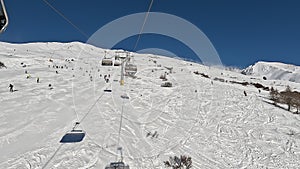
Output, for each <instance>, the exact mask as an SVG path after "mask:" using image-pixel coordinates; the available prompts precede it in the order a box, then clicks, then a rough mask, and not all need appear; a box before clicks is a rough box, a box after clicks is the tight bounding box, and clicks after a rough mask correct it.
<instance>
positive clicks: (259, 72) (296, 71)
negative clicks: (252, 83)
mask: <svg viewBox="0 0 300 169" xmlns="http://www.w3.org/2000/svg"><path fill="white" fill-rule="evenodd" d="M241 73H242V74H245V75H253V76H264V77H266V78H267V79H269V80H284V81H291V82H296V83H300V67H299V66H295V65H291V64H285V63H280V62H264V61H259V62H257V63H255V64H254V65H250V66H249V67H247V68H246V69H244V70H242V72H241Z"/></svg>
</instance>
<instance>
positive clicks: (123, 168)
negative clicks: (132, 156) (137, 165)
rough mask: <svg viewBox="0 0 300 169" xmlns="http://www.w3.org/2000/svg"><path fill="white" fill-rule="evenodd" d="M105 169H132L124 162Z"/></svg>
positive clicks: (110, 165) (113, 163)
mask: <svg viewBox="0 0 300 169" xmlns="http://www.w3.org/2000/svg"><path fill="white" fill-rule="evenodd" d="M105 169H130V168H129V165H126V164H125V163H124V162H112V163H110V164H109V165H107V166H106V167H105Z"/></svg>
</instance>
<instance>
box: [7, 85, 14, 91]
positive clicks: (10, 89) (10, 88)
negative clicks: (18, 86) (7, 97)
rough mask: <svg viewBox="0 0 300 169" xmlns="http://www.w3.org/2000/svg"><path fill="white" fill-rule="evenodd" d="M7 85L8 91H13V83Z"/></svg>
mask: <svg viewBox="0 0 300 169" xmlns="http://www.w3.org/2000/svg"><path fill="white" fill-rule="evenodd" d="M8 87H9V91H10V92H13V91H14V85H12V84H9V86H8Z"/></svg>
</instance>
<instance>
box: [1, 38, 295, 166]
mask: <svg viewBox="0 0 300 169" xmlns="http://www.w3.org/2000/svg"><path fill="white" fill-rule="evenodd" d="M114 54H115V52H114V51H111V50H107V55H108V56H112V57H113V56H114ZM104 55H105V52H104V50H103V49H99V48H96V47H93V46H90V45H85V44H81V43H78V42H73V43H34V44H8V43H0V61H1V62H3V63H4V64H5V65H6V66H7V68H3V69H0V108H1V111H0V168H1V169H2V168H3V169H8V168H17V169H23V168H24V169H25V168H26V169H27V168H31V169H33V168H36V169H41V168H43V169H44V168H55V169H57V168H59V169H66V168H70V169H74V168H81V169H83V168H95V169H96V168H97V169H99V168H100V169H104V168H105V166H106V165H107V164H109V163H110V162H112V161H115V160H116V157H117V154H116V149H117V147H118V142H119V145H120V146H122V147H123V154H124V161H125V162H126V163H127V164H129V165H130V168H131V169H136V168H141V169H145V168H151V169H152V168H165V167H164V164H163V161H165V160H168V159H169V156H174V155H177V156H180V155H188V156H191V157H192V161H193V168H201V169H205V168H221V169H224V168H300V163H299V159H300V148H299V147H300V117H299V115H295V114H292V113H290V112H288V111H286V110H283V109H280V108H278V107H275V106H273V105H271V104H268V103H266V102H265V101H266V100H267V99H266V98H267V97H268V92H267V91H262V92H261V93H259V92H258V89H256V88H255V87H254V86H242V85H239V84H233V83H229V81H238V82H246V81H247V82H255V83H261V84H263V85H265V86H271V85H273V86H275V87H283V86H286V85H291V87H292V88H293V89H300V85H299V84H294V83H293V84H290V82H285V81H280V82H278V83H277V81H276V83H274V82H273V81H272V82H269V81H268V80H267V81H263V80H261V79H260V78H255V77H253V76H245V75H242V74H240V73H238V72H232V71H226V70H222V69H217V68H213V67H206V66H203V65H200V64H196V63H192V62H186V61H183V60H178V59H174V58H168V57H163V56H155V55H147V54H134V59H133V61H134V63H135V64H136V65H137V67H138V73H137V74H136V76H137V77H136V78H130V77H125V85H124V86H121V85H120V83H119V79H120V73H121V70H120V67H116V66H115V67H113V66H108V67H103V66H101V65H100V61H101V59H102V58H103V57H104ZM72 60H73V61H72ZM24 65H25V66H24ZM56 66H58V68H56ZM61 66H62V67H63V68H61ZM171 67H173V71H172V73H169V74H168V75H167V79H168V81H169V82H172V84H173V87H171V88H162V87H161V86H160V85H161V84H162V83H163V81H162V80H161V79H160V78H159V77H160V76H161V75H162V74H165V72H169V70H168V69H170V68H171ZM25 71H27V73H28V74H29V75H30V78H27V75H26V74H25ZM56 71H57V72H56ZM194 71H198V72H200V73H203V74H205V75H207V76H208V77H209V78H205V77H203V76H200V75H196V74H194V73H193V72H194ZM100 75H101V76H100ZM104 75H110V81H109V82H108V83H106V82H105V81H104V78H103V76H104ZM37 77H39V79H40V83H37V82H36V79H37ZM215 78H218V79H224V82H221V81H220V80H214V79H215ZM10 83H12V84H14V87H15V90H17V91H15V92H13V93H11V92H9V89H8V85H9V84H10ZM49 84H51V87H53V89H50V88H49ZM105 89H110V90H112V92H104V90H105ZM244 91H246V92H247V95H248V96H244V94H243V92H244ZM124 94H126V95H127V96H128V97H129V99H123V98H122V97H121V96H122V95H124ZM122 112H123V116H122V117H123V118H122V127H121V130H119V124H120V120H121V114H122ZM76 121H80V122H81V123H80V125H79V127H78V128H79V129H83V130H84V131H85V132H86V136H85V137H84V139H83V141H82V142H78V143H60V140H61V138H62V137H63V136H64V134H65V133H66V132H67V131H69V130H71V129H72V127H73V124H74V123H75V122H76ZM119 133H120V134H119ZM148 133H151V134H153V133H157V134H156V135H154V137H152V136H151V135H150V136H149V135H148ZM119 135H120V137H118V136H119ZM119 138H120V140H119Z"/></svg>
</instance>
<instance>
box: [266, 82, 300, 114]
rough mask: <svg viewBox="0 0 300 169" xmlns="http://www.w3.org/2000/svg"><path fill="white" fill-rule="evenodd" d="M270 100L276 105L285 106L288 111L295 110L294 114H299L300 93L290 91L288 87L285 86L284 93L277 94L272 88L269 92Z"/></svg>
mask: <svg viewBox="0 0 300 169" xmlns="http://www.w3.org/2000/svg"><path fill="white" fill-rule="evenodd" d="M270 99H271V100H272V101H273V102H274V104H275V105H277V104H286V105H287V106H288V111H291V109H292V108H295V109H297V111H296V113H297V114H299V110H300V93H299V92H297V91H292V89H291V87H290V86H287V87H286V89H285V90H284V91H281V92H279V91H278V90H277V89H274V88H273V87H272V88H271V90H270Z"/></svg>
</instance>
